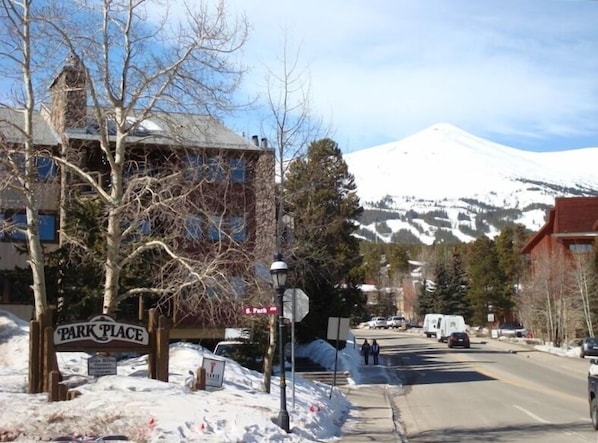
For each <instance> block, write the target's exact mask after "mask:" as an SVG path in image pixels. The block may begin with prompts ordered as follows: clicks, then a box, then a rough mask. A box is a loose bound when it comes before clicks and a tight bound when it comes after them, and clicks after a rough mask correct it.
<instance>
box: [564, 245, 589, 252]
mask: <svg viewBox="0 0 598 443" xmlns="http://www.w3.org/2000/svg"><path fill="white" fill-rule="evenodd" d="M569 251H571V252H573V253H588V252H592V245H591V244H590V243H572V244H570V245H569Z"/></svg>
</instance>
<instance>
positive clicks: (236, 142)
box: [66, 109, 264, 150]
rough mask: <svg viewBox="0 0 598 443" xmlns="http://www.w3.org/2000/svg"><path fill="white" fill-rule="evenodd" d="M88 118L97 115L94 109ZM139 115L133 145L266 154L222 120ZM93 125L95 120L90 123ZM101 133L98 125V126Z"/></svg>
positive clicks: (78, 132)
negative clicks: (253, 151)
mask: <svg viewBox="0 0 598 443" xmlns="http://www.w3.org/2000/svg"><path fill="white" fill-rule="evenodd" d="M88 115H90V116H91V115H93V112H92V109H89V110H88ZM138 117H139V114H136V113H133V114H131V115H130V116H129V119H128V120H129V122H130V123H131V124H138V130H137V132H135V133H133V135H129V136H128V137H127V140H129V142H131V143H135V142H142V143H144V144H156V145H171V144H172V145H177V146H188V147H201V148H217V149H244V150H263V149H264V148H263V147H260V146H256V145H255V144H254V143H250V142H249V141H248V140H246V139H245V138H243V137H242V136H240V135H238V134H237V133H235V132H233V131H231V130H230V129H228V128H227V127H225V126H224V125H223V124H222V123H221V122H220V121H219V120H217V119H215V118H213V117H210V116H205V115H198V114H183V113H174V112H173V113H166V112H156V113H153V114H152V115H151V117H149V118H146V119H144V120H142V121H139V122H137V120H136V119H137V118H138ZM89 120H90V121H91V122H93V121H94V120H93V117H90V119H89ZM96 129H97V125H96ZM66 134H67V135H68V137H69V138H70V139H76V140H97V139H98V133H97V131H94V130H93V128H90V126H89V125H88V126H87V127H86V128H69V129H67V131H66Z"/></svg>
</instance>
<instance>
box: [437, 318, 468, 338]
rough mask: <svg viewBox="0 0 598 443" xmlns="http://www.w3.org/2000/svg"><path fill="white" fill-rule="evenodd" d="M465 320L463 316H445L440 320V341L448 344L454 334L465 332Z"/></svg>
mask: <svg viewBox="0 0 598 443" xmlns="http://www.w3.org/2000/svg"><path fill="white" fill-rule="evenodd" d="M465 329H466V326H465V320H464V319H463V316H462V315H444V316H443V317H442V319H441V320H440V328H439V335H437V337H438V341H440V342H446V341H447V340H448V338H449V335H451V334H452V333H453V332H465Z"/></svg>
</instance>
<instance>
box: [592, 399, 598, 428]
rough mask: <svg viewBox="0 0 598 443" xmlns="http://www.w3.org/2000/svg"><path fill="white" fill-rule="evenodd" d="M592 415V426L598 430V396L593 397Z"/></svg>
mask: <svg viewBox="0 0 598 443" xmlns="http://www.w3.org/2000/svg"><path fill="white" fill-rule="evenodd" d="M590 416H591V417H592V427H593V428H594V429H595V430H597V431H598V401H596V398H593V399H592V403H591V405H590Z"/></svg>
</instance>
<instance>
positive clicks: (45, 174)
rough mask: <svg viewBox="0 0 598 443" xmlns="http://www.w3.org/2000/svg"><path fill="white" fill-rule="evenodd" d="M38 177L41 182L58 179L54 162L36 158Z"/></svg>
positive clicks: (48, 159) (45, 158) (44, 158)
mask: <svg viewBox="0 0 598 443" xmlns="http://www.w3.org/2000/svg"><path fill="white" fill-rule="evenodd" d="M35 162H36V166H37V176H38V178H39V179H40V180H42V181H46V180H50V179H52V178H54V177H56V165H55V164H54V160H52V159H51V158H48V157H36V159H35Z"/></svg>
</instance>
